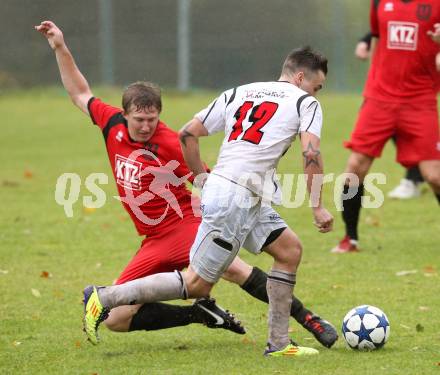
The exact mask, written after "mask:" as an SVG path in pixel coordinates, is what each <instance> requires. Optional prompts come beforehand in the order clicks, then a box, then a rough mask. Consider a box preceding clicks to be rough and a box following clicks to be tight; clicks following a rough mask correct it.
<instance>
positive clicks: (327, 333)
mask: <svg viewBox="0 0 440 375" xmlns="http://www.w3.org/2000/svg"><path fill="white" fill-rule="evenodd" d="M302 325H303V327H304V328H305V329H306V330H307V331H309V332H311V333H312V334H313V336H315V338H316V340H318V341H319V342H320V343H321V344H322V345H324V346H325V347H327V348H331V347H332V345H333V344H334V343H335V342H336V340H337V339H338V333H337V332H336V329H335V327H333V326H332V325H331V324H330V323H329V322H328V321H327V320H324V319H321V318H320V317H319V316H318V315H311V314H307V315H306V318H305V321H304V323H303V324H302Z"/></svg>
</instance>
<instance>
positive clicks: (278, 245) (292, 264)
mask: <svg viewBox="0 0 440 375" xmlns="http://www.w3.org/2000/svg"><path fill="white" fill-rule="evenodd" d="M267 252H268V253H269V254H271V255H272V256H273V258H274V260H275V261H276V262H277V263H279V264H283V265H285V266H286V267H288V268H289V269H292V268H293V269H296V267H297V266H298V264H299V262H300V261H301V256H302V244H301V241H300V240H299V238H298V236H297V235H296V234H295V233H293V231H292V230H290V229H289V228H287V229H286V230H285V231H284V232H283V233H282V234H281V236H280V237H279V238H278V239H277V240H276V241H275V242H274V243H272V244H271V245H269V246H268V248H267Z"/></svg>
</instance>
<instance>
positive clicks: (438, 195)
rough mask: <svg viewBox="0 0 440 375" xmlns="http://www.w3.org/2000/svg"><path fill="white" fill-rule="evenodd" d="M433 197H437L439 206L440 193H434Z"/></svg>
mask: <svg viewBox="0 0 440 375" xmlns="http://www.w3.org/2000/svg"><path fill="white" fill-rule="evenodd" d="M435 196H436V197H437V200H438V204H440V193H435Z"/></svg>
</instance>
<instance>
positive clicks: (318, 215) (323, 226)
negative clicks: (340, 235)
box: [313, 207, 333, 233]
mask: <svg viewBox="0 0 440 375" xmlns="http://www.w3.org/2000/svg"><path fill="white" fill-rule="evenodd" d="M313 216H314V217H315V222H314V224H315V226H316V227H317V228H318V230H319V231H320V232H321V233H327V232H330V231H331V230H332V229H333V216H332V214H331V213H330V212H328V211H327V210H326V209H325V208H323V207H316V208H314V209H313Z"/></svg>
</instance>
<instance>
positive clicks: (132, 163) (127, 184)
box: [115, 154, 142, 190]
mask: <svg viewBox="0 0 440 375" xmlns="http://www.w3.org/2000/svg"><path fill="white" fill-rule="evenodd" d="M141 169H142V163H140V162H138V161H136V160H131V159H127V158H124V157H123V156H121V155H119V154H116V155H115V174H116V182H117V184H118V185H121V186H123V187H124V188H127V189H130V190H141V178H140V177H141Z"/></svg>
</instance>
